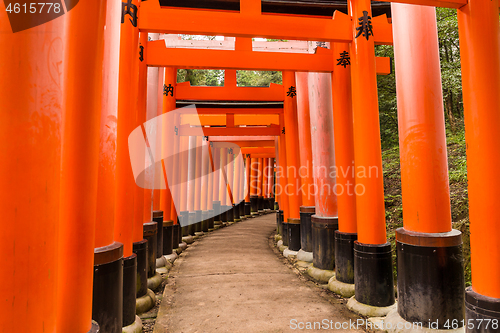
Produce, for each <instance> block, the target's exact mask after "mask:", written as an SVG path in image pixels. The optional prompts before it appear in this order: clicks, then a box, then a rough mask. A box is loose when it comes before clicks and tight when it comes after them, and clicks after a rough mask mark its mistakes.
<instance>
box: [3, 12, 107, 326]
mask: <svg viewBox="0 0 500 333" xmlns="http://www.w3.org/2000/svg"><path fill="white" fill-rule="evenodd" d="M64 23H65V16H62V17H59V18H56V19H54V20H52V21H49V22H47V23H45V24H42V25H39V26H36V27H33V28H31V29H29V30H25V31H20V32H16V33H13V32H12V29H11V27H10V25H9V19H8V17H7V12H6V11H5V7H4V3H3V2H2V3H1V4H0V43H1V44H2V45H3V46H4V51H3V52H1V53H0V73H2V79H1V80H0V99H1V100H2V112H0V138H1V140H2V146H1V147H2V148H1V149H0V160H1V161H2V162H1V163H0V187H1V190H0V213H1V215H2V217H3V219H4V222H3V223H2V232H1V233H0V250H1V253H2V257H1V259H0V263H1V265H2V270H3V273H2V277H1V282H2V283H0V292H1V294H2V302H1V303H0V304H1V305H0V311H1V313H2V315H1V316H0V327H1V328H2V330H4V331H5V332H42V331H43V330H46V331H50V332H55V330H56V311H55V306H56V296H57V289H58V283H57V279H56V278H54V277H55V276H56V275H57V269H58V264H57V261H58V254H59V252H58V237H57V232H58V227H59V200H60V197H59V193H60V176H61V132H62V125H63V119H62V114H63V111H62V110H64V109H63V108H62V100H63V83H62V80H63V75H62V74H63V73H62V70H63V67H62V65H61V64H63V48H64V45H65V44H64V43H63V40H64ZM49 41H50V44H49V43H48V42H49ZM49 46H50V47H49ZM35 69H36V70H35ZM45 96H46V97H47V98H45ZM48 97H50V98H48ZM96 101H97V100H96ZM96 104H97V103H96ZM93 110H94V108H93ZM98 117H100V114H99V112H97V111H96V114H95V115H93V117H92V120H94V121H97V120H96V119H98ZM88 120H90V119H88ZM97 130H98V128H97V129H95V131H96V133H97ZM96 158H97V157H96ZM95 161H96V163H97V160H95ZM95 167H96V172H97V164H96V165H95ZM28 189H29V190H28ZM75 189H76V188H75ZM88 213H89V214H90V213H92V212H90V211H89V212H88ZM34 216H36V223H30V226H29V228H27V229H25V230H24V231H23V232H20V226H23V225H25V224H26V222H27V221H33V222H34V220H33V218H34ZM72 221H73V219H72ZM67 222H68V221H67ZM87 224H88V221H87ZM85 228H86V230H87V225H86V226H85ZM85 236H86V237H88V236H89V235H88V234H86V235H85ZM59 239H60V238H59ZM104 241H106V240H104ZM86 250H87V251H86V256H87V255H88V258H86V264H85V270H86V273H85V277H86V279H90V281H92V276H91V275H90V274H91V272H92V268H91V266H90V265H91V262H92V254H91V253H90V249H86ZM65 251H66V250H65ZM68 255H72V253H68ZM27 263H29V265H28V264H27ZM59 269H70V270H71V269H73V268H72V266H68V267H60V268H59ZM48 272H51V273H52V274H48ZM34 277H36V278H34ZM87 285H88V282H86V284H85V287H86V289H85V291H84V293H87V294H86V295H85V301H86V303H87V304H85V307H84V310H83V311H82V312H78V313H75V314H73V315H72V317H71V318H69V319H68V320H72V319H73V316H76V317H81V318H79V319H78V322H79V323H78V327H77V328H78V330H79V331H80V332H87V331H88V330H89V329H90V325H91V323H90V319H91V317H90V316H91V314H90V311H91V306H90V302H91V298H90V297H91V289H89V288H87ZM90 288H91V287H90ZM34 295H36V297H33V296H34Z"/></svg>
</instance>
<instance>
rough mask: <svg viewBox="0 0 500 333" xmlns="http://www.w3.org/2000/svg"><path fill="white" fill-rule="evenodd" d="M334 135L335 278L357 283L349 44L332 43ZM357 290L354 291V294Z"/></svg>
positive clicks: (343, 281)
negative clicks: (336, 218) (336, 214)
mask: <svg viewBox="0 0 500 333" xmlns="http://www.w3.org/2000/svg"><path fill="white" fill-rule="evenodd" d="M332 46H333V59H332V60H333V63H334V66H335V67H334V71H333V73H332V99H333V119H334V122H333V134H334V143H335V168H336V184H337V191H336V194H337V205H338V224H339V230H336V231H335V279H336V280H337V281H340V282H342V283H348V284H354V241H355V240H356V239H357V237H358V235H357V221H356V195H355V193H354V186H355V185H356V184H355V177H354V142H353V121H352V103H351V66H350V64H345V65H343V64H342V63H339V59H342V57H343V56H345V55H346V54H347V55H348V54H349V44H347V43H332ZM353 292H354V290H352V293H353Z"/></svg>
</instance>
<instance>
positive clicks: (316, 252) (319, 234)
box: [308, 73, 338, 270]
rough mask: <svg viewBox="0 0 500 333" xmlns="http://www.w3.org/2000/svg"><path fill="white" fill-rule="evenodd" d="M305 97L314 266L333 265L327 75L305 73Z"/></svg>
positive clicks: (332, 179)
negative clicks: (312, 190) (311, 167)
mask: <svg viewBox="0 0 500 333" xmlns="http://www.w3.org/2000/svg"><path fill="white" fill-rule="evenodd" d="M308 83H309V101H310V115H311V136H312V150H313V154H312V157H313V165H314V170H313V175H314V184H315V192H316V195H315V196H314V199H315V215H312V216H311V224H312V225H311V233H312V252H313V259H314V260H313V264H314V267H317V268H320V269H324V270H333V268H334V267H335V230H337V229H338V210H337V191H338V187H337V184H336V179H335V169H334V168H333V167H334V166H335V147H334V140H333V139H334V137H333V106H332V86H331V75H330V74H329V73H310V74H309V80H308Z"/></svg>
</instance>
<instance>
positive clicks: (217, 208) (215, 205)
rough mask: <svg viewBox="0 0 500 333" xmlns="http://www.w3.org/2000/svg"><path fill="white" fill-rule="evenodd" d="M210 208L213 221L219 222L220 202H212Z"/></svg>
mask: <svg viewBox="0 0 500 333" xmlns="http://www.w3.org/2000/svg"><path fill="white" fill-rule="evenodd" d="M212 208H213V210H214V221H220V201H214V202H213V204H212Z"/></svg>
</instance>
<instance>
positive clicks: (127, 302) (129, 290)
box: [122, 253, 156, 327]
mask: <svg viewBox="0 0 500 333" xmlns="http://www.w3.org/2000/svg"><path fill="white" fill-rule="evenodd" d="M155 260H156V258H155ZM136 281H137V256H136V255H135V253H134V254H132V255H131V256H130V257H126V258H123V324H122V326H123V327H126V326H129V325H132V324H133V323H134V322H135V295H136V291H135V289H136V285H137V283H136Z"/></svg>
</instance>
